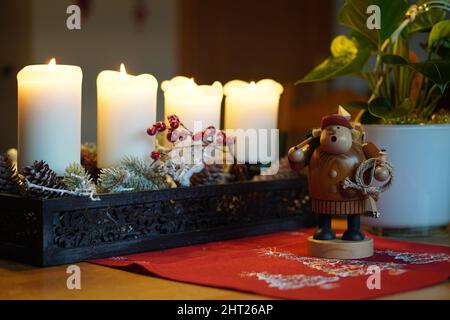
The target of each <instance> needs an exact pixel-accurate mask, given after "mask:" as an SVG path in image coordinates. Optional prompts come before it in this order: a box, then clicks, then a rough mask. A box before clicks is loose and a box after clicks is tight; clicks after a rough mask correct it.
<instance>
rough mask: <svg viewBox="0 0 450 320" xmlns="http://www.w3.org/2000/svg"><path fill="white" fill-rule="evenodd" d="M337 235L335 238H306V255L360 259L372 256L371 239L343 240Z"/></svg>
mask: <svg viewBox="0 0 450 320" xmlns="http://www.w3.org/2000/svg"><path fill="white" fill-rule="evenodd" d="M340 237H341V235H339V236H338V237H337V238H336V239H335V240H315V239H314V238H313V237H312V236H311V237H309V238H308V255H309V256H312V257H317V258H327V259H361V258H367V257H371V256H373V239H371V238H368V237H366V238H365V239H364V240H362V241H345V240H341V239H340Z"/></svg>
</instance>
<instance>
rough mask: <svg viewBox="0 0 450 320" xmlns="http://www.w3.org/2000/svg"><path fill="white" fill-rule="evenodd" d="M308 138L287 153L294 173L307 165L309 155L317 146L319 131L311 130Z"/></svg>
mask: <svg viewBox="0 0 450 320" xmlns="http://www.w3.org/2000/svg"><path fill="white" fill-rule="evenodd" d="M308 136H309V137H308V138H307V139H305V140H303V141H302V142H301V143H299V144H298V145H296V146H294V147H292V148H291V149H290V150H289V152H288V159H289V163H290V165H291V168H292V170H294V171H297V172H298V171H300V170H302V169H303V168H304V167H306V166H307V165H308V164H309V159H310V158H311V154H312V152H313V151H314V149H315V148H316V147H317V145H318V144H319V141H318V139H319V136H320V129H314V130H312V131H311V132H310V134H309V135H308Z"/></svg>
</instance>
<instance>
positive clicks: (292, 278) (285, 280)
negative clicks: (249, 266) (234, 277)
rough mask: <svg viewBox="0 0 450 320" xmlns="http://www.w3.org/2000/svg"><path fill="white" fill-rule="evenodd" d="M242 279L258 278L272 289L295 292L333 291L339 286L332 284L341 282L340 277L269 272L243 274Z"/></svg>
mask: <svg viewBox="0 0 450 320" xmlns="http://www.w3.org/2000/svg"><path fill="white" fill-rule="evenodd" d="M241 276H242V277H256V278H257V279H258V280H260V281H265V282H266V283H267V284H268V285H269V287H270V288H277V289H279V290H295V289H301V288H304V287H319V288H321V289H327V290H329V289H333V288H336V287H338V286H339V285H338V284H333V283H332V282H336V281H339V277H325V276H308V275H304V274H291V275H284V274H270V273H267V272H249V273H243V274H242V275H241Z"/></svg>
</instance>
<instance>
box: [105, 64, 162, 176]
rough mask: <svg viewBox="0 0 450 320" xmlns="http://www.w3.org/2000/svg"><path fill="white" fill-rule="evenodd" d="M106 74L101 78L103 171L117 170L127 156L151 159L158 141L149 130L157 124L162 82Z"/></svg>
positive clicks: (122, 72)
mask: <svg viewBox="0 0 450 320" xmlns="http://www.w3.org/2000/svg"><path fill="white" fill-rule="evenodd" d="M120 69H121V70H120V72H117V71H109V70H107V71H102V72H100V73H99V75H98V77H97V152H98V154H97V161H98V166H99V167H100V168H107V167H113V166H116V165H117V164H118V163H119V162H120V160H122V159H123V158H124V157H125V156H136V157H139V158H142V157H145V156H147V157H149V156H150V152H151V151H152V150H153V149H154V138H151V137H149V136H148V135H147V133H146V129H147V127H148V126H149V125H152V124H153V123H155V121H156V95H157V90H158V81H157V80H156V79H155V77H154V76H152V75H150V74H141V75H138V76H133V75H129V74H127V73H126V70H125V66H124V65H123V64H122V65H121V68H120Z"/></svg>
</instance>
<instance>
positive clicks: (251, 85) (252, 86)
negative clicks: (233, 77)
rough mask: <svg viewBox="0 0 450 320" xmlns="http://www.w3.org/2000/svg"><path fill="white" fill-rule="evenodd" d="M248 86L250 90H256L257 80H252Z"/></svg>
mask: <svg viewBox="0 0 450 320" xmlns="http://www.w3.org/2000/svg"><path fill="white" fill-rule="evenodd" d="M248 87H249V88H250V90H255V88H256V83H255V81H252V82H250V84H249V85H248Z"/></svg>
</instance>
